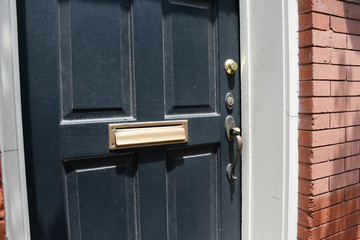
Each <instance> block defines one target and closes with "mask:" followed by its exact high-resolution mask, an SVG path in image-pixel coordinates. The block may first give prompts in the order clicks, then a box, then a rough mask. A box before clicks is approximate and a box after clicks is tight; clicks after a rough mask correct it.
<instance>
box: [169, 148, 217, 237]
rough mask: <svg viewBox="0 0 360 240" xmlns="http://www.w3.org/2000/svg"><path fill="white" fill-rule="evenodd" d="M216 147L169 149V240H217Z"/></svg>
mask: <svg viewBox="0 0 360 240" xmlns="http://www.w3.org/2000/svg"><path fill="white" fill-rule="evenodd" d="M218 152H219V150H218V145H202V146H198V147H196V148H188V149H178V150H171V151H169V152H168V154H167V161H166V164H167V175H166V183H167V208H168V210H167V212H168V219H169V223H168V224H169V225H168V232H169V239H177V240H198V239H213V240H216V239H218V235H217V231H216V229H218V228H219V199H218V196H219V160H220V155H219V154H218Z"/></svg>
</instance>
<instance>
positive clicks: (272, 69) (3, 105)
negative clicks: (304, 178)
mask: <svg viewBox="0 0 360 240" xmlns="http://www.w3.org/2000/svg"><path fill="white" fill-rule="evenodd" d="M297 17H298V12H297V1H295V0H289V1H286V0H282V1H279V0H268V1H264V0H241V1H240V32H241V41H240V42H241V87H242V99H241V101H242V128H243V129H242V133H243V138H244V150H243V164H242V198H243V199H242V240H262V239H269V240H272V239H273V240H279V239H281V240H291V239H296V229H297V181H298V172H297V171H298V156H297V136H298V135H297V134H298V132H297V121H298V79H299V78H298V41H297V39H298V38H297V30H298V27H297V26H298V24H297ZM17 39H18V37H17V18H16V1H15V0H2V1H0V150H1V151H2V155H1V156H2V157H1V160H2V168H3V183H4V195H5V210H6V233H7V237H8V239H9V240H17V239H22V240H30V228H29V215H28V204H27V190H26V178H25V159H24V147H23V133H22V117H21V105H20V103H21V101H20V79H19V58H18V41H17Z"/></svg>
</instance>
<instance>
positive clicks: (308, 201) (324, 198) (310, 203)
mask: <svg viewBox="0 0 360 240" xmlns="http://www.w3.org/2000/svg"><path fill="white" fill-rule="evenodd" d="M298 200H299V208H300V209H302V210H304V211H311V212H315V211H318V210H320V209H324V208H327V207H329V206H333V205H335V204H338V203H341V202H342V201H343V200H344V189H339V190H336V191H332V192H329V193H324V194H321V195H318V196H303V195H301V194H299V196H298Z"/></svg>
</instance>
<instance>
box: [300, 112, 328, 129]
mask: <svg viewBox="0 0 360 240" xmlns="http://www.w3.org/2000/svg"><path fill="white" fill-rule="evenodd" d="M329 127H330V114H311V115H308V114H299V129H302V130H318V129H326V128H329Z"/></svg>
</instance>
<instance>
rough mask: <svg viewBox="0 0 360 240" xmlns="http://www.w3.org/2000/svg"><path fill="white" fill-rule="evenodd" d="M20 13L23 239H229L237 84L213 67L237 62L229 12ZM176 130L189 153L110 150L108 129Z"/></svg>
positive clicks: (182, 2) (92, 9)
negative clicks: (229, 128)
mask: <svg viewBox="0 0 360 240" xmlns="http://www.w3.org/2000/svg"><path fill="white" fill-rule="evenodd" d="M17 5H18V22H19V44H20V68H21V69H20V70H21V92H22V107H23V119H24V122H23V127H24V139H25V154H26V171H27V172H26V174H27V185H28V199H29V214H30V227H31V237H32V239H36V240H45V239H46V240H47V239H51V240H57V239H59V240H64V239H71V240H80V239H82V240H92V239H104V240H108V239H109V240H110V239H127V240H140V239H142V240H162V239H164V240H165V239H168V240H175V239H176V240H191V239H194V240H195V239H196V240H202V239H204V240H208V239H214V240H217V239H223V240H228V239H229V240H233V239H240V236H241V232H240V229H241V192H240V189H241V183H240V182H239V181H237V182H233V183H229V182H228V180H227V178H226V172H225V169H226V165H227V164H228V163H229V162H231V161H232V158H233V157H234V149H233V146H232V144H231V143H229V142H228V141H227V140H226V137H225V130H224V121H225V118H226V116H228V115H229V114H231V115H232V116H233V117H234V118H235V120H236V122H237V124H238V126H240V104H241V103H240V79H239V72H237V73H236V74H235V75H234V76H229V75H227V74H226V73H225V71H224V67H223V65H224V62H225V60H226V59H227V58H232V59H234V60H235V61H237V62H238V63H239V16H238V9H239V6H238V1H235V0H221V1H215V0H163V1H160V0H134V1H129V0H58V1H55V0H50V1H42V0H32V1H25V0H18V3H17ZM227 92H232V93H233V94H234V96H235V98H236V103H235V108H234V110H232V111H228V110H226V107H225V104H224V99H225V95H226V93H227ZM176 119H188V121H189V143H187V144H176V145H164V146H155V147H147V148H139V149H123V150H117V151H109V149H108V124H109V123H121V122H134V121H137V122H144V121H164V120H176ZM236 172H237V173H238V174H239V173H240V172H241V171H239V169H237V171H236ZM239 179H241V176H239Z"/></svg>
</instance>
